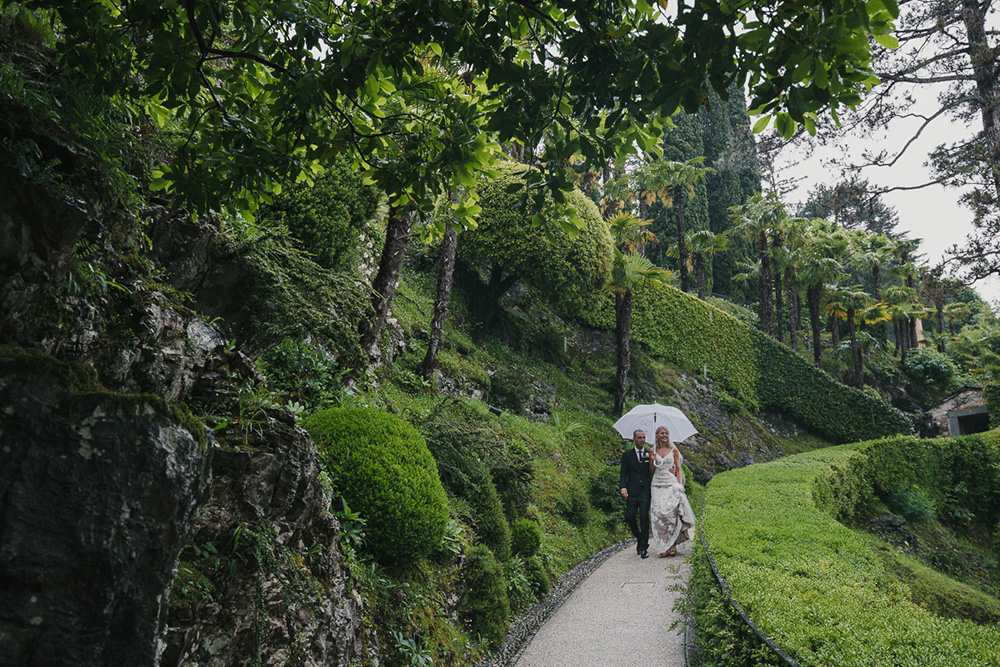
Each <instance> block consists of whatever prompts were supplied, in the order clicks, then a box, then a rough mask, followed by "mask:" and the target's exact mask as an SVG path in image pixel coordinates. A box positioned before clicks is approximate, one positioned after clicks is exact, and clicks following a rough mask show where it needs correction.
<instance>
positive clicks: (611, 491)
mask: <svg viewBox="0 0 1000 667" xmlns="http://www.w3.org/2000/svg"><path fill="white" fill-rule="evenodd" d="M619 472H620V470H619V468H618V466H604V467H603V468H601V470H599V471H598V472H597V473H595V474H594V475H592V476H591V478H590V484H589V486H590V504H591V505H592V506H593V507H594V508H596V509H597V510H598V511H600V512H603V513H604V514H607V515H609V516H620V515H621V513H622V508H623V507H624V504H623V501H622V497H621V490H620V489H619V488H618V483H619V481H620V480H619Z"/></svg>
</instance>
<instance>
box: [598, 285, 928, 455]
mask: <svg viewBox="0 0 1000 667" xmlns="http://www.w3.org/2000/svg"><path fill="white" fill-rule="evenodd" d="M591 323H592V324H595V325H597V326H601V327H603V328H607V329H609V330H613V329H614V308H613V305H612V303H611V298H610V296H607V297H606V298H605V304H604V306H603V307H602V308H601V310H600V315H599V316H598V317H597V318H596V319H594V320H591ZM632 340H633V341H639V342H641V343H644V344H645V345H647V346H648V347H649V348H650V350H651V351H652V352H653V354H655V355H656V356H658V357H660V358H661V359H663V360H665V361H667V362H670V363H673V364H676V365H678V366H680V367H682V368H687V369H689V370H691V371H693V372H696V373H702V372H707V373H708V375H709V376H710V377H711V378H713V379H714V380H715V381H717V382H718V383H720V384H721V385H722V387H723V388H725V390H726V391H727V392H729V393H730V394H732V395H733V396H734V397H736V398H738V399H739V400H740V401H742V402H743V403H744V405H746V406H747V407H748V408H749V409H750V410H753V411H757V410H761V409H766V410H775V411H777V412H781V413H783V414H784V415H786V416H788V417H790V418H791V419H794V420H795V421H797V422H798V423H800V424H802V425H803V426H805V427H806V428H808V429H809V430H810V431H812V432H813V433H815V434H816V435H819V436H822V437H825V438H827V439H829V440H833V441H834V442H853V441H857V440H861V439H866V438H872V437H880V436H884V435H895V434H899V433H910V432H912V428H911V424H910V421H909V419H908V418H907V417H906V415H904V414H903V413H902V412H900V411H899V410H897V409H896V408H894V407H892V406H890V405H888V404H887V403H886V402H885V401H883V400H881V399H880V398H879V397H878V396H876V395H874V394H870V393H867V392H863V391H859V390H857V389H854V388H852V387H847V386H845V385H843V384H841V383H839V382H837V381H836V380H834V379H833V378H832V377H830V375H829V374H827V373H826V372H824V371H822V370H820V369H818V368H816V367H815V366H813V365H812V364H810V363H809V362H808V361H806V360H805V359H803V358H802V357H800V356H798V355H797V354H795V353H794V352H793V351H792V350H791V349H790V348H788V347H787V346H785V345H782V344H781V343H778V342H777V341H775V340H774V339H772V338H770V337H768V336H766V335H765V334H763V333H761V332H759V331H757V330H756V329H753V328H751V327H748V326H746V325H745V324H743V323H742V322H740V321H739V320H737V319H736V318H734V317H732V316H730V315H728V314H726V313H724V312H722V311H721V310H719V309H717V308H715V307H714V306H711V305H709V304H707V303H705V302H704V301H701V300H700V299H697V298H695V297H693V296H691V295H689V294H686V293H684V292H681V291H680V290H678V289H676V288H673V287H670V286H668V285H659V284H654V285H651V286H649V287H647V288H644V289H642V290H639V291H637V293H636V296H635V300H634V306H633V314H632Z"/></svg>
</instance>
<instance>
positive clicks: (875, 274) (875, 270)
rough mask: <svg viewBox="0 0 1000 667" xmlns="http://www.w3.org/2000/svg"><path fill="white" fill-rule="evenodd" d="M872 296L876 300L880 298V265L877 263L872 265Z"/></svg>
mask: <svg viewBox="0 0 1000 667" xmlns="http://www.w3.org/2000/svg"><path fill="white" fill-rule="evenodd" d="M872 296H874V297H875V300H876V301H881V300H882V267H881V266H879V265H878V264H874V265H873V266H872Z"/></svg>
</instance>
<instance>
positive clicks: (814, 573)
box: [695, 433, 1000, 667]
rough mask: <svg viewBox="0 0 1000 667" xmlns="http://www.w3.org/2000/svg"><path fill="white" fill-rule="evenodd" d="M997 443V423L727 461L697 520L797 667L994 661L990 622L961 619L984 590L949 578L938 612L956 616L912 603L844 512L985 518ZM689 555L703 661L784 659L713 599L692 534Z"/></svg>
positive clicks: (992, 519) (747, 602)
mask: <svg viewBox="0 0 1000 667" xmlns="http://www.w3.org/2000/svg"><path fill="white" fill-rule="evenodd" d="M998 444H1000V436H998V435H997V434H996V433H986V434H982V435H974V436H967V437H963V438H947V439H944V438H941V439H933V440H920V439H917V438H912V437H895V438H886V439H882V440H873V441H867V442H861V443H854V444H849V445H841V446H839V447H832V448H826V449H821V450H816V451H812V452H808V453H804V454H800V455H796V456H792V457H787V458H784V459H781V460H777V461H773V462H771V463H766V464H761V465H755V466H750V467H747V468H742V469H738V470H732V471H729V472H726V473H723V474H720V475H718V476H716V477H715V478H714V479H713V480H712V482H711V483H710V484H709V486H708V491H707V498H706V501H705V505H704V513H703V518H702V523H701V530H702V532H703V535H704V537H705V538H706V541H707V545H708V549H709V551H710V552H711V555H712V556H713V558H714V560H715V563H716V565H717V567H718V570H719V571H720V573H721V575H722V576H723V577H724V578H725V580H726V582H727V583H728V585H729V588H730V589H731V593H732V597H733V599H734V600H735V601H736V602H737V603H738V604H739V605H740V607H742V609H743V610H745V611H746V612H747V613H748V614H749V616H750V617H751V618H752V619H753V620H754V621H755V622H756V623H757V625H758V626H759V627H760V629H761V630H762V632H763V633H764V634H765V635H767V636H769V637H771V638H773V640H774V641H775V642H776V643H777V645H778V646H779V647H781V648H782V649H783V650H784V651H786V652H787V653H788V654H789V655H790V656H792V658H793V659H794V660H796V661H797V662H798V663H799V664H801V665H803V666H809V665H851V666H852V667H864V666H872V667H875V666H887V665H894V666H908V665H930V664H933V665H963V666H968V667H972V666H983V667H986V666H987V665H996V664H998V663H1000V628H998V626H997V624H996V623H995V622H987V623H983V624H981V625H980V624H977V623H976V622H974V621H972V620H969V619H970V618H976V617H978V618H980V619H983V618H985V619H989V618H990V616H991V614H992V613H995V607H996V599H995V598H993V597H991V596H988V595H985V594H983V593H981V592H979V591H977V590H975V589H973V588H971V587H969V586H965V585H962V584H959V583H958V582H952V587H951V592H950V595H951V596H952V598H953V600H952V603H951V609H952V613H951V614H950V615H952V616H963V618H948V617H945V616H944V615H943V614H942V613H941V612H942V609H940V608H938V609H936V611H937V613H933V612H931V611H929V610H928V609H927V608H924V607H922V606H918V604H916V603H915V602H914V601H913V598H914V597H915V594H914V590H915V589H916V588H917V585H918V583H919V582H917V583H912V584H911V583H904V582H903V581H902V580H901V579H897V578H896V575H895V574H894V568H893V567H892V566H891V565H890V564H891V563H892V562H893V561H894V557H893V556H890V557H886V556H885V552H887V551H891V550H886V549H880V548H879V544H880V542H879V541H878V540H877V539H876V538H874V537H872V536H870V535H869V534H867V533H863V532H860V531H857V530H853V529H851V528H849V527H848V525H857V524H858V523H859V522H863V521H865V520H866V519H867V518H868V517H870V516H871V515H872V514H877V513H880V512H884V510H885V508H886V506H888V507H889V508H890V509H891V510H893V511H895V512H897V513H900V514H904V515H907V514H908V513H911V512H912V511H913V510H914V507H916V509H920V508H921V507H922V508H924V509H927V510H928V511H930V512H934V513H936V515H937V516H938V517H939V518H940V519H941V520H942V522H945V521H947V520H948V519H949V517H953V516H954V515H955V512H956V508H959V507H961V508H965V509H966V511H967V512H968V513H969V515H970V517H971V520H972V521H974V522H977V523H980V524H982V525H985V526H993V525H995V524H996V520H997V515H998V505H1000V447H998ZM972 513H974V515H973V514H972ZM928 520H929V519H928ZM696 554H697V555H696V563H695V569H696V574H695V587H696V589H697V590H698V591H699V593H700V592H701V591H706V592H707V593H708V594H707V595H702V596H701V597H700V598H699V599H698V601H697V617H698V629H699V635H700V644H701V648H702V650H703V651H704V652H706V653H707V654H708V655H709V656H714V658H710V660H711V659H714V660H717V661H718V662H716V663H713V664H725V665H735V664H750V662H752V663H753V664H775V665H777V664H782V663H781V662H779V659H778V657H777V656H776V655H774V654H773V653H771V651H770V650H769V649H767V648H766V647H764V646H763V645H762V644H760V642H759V641H758V640H757V638H756V637H755V636H753V635H751V634H750V633H749V631H748V630H747V629H746V628H745V627H744V626H743V625H742V622H741V621H739V619H738V618H737V617H736V615H735V614H734V613H733V612H732V610H731V608H730V607H729V606H727V605H726V604H725V603H724V602H723V601H722V599H721V594H720V593H719V592H718V589H717V588H716V587H715V582H714V581H712V580H711V574H710V572H709V569H708V564H707V560H706V558H705V553H704V550H703V549H702V548H701V547H700V545H699V548H698V549H697V552H696ZM912 571H913V572H917V573H918V575H919V576H923V577H933V576H937V575H936V573H933V572H929V571H927V570H926V568H924V569H923V570H921V568H920V566H918V565H914V566H913V570H912ZM921 573H922V574H921ZM993 620H995V619H993ZM748 661H749V662H748Z"/></svg>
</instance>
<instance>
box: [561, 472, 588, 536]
mask: <svg viewBox="0 0 1000 667" xmlns="http://www.w3.org/2000/svg"><path fill="white" fill-rule="evenodd" d="M556 510H557V511H558V512H559V514H561V515H562V517H563V518H564V519H566V520H567V521H569V522H570V523H571V524H573V525H574V526H576V527H578V528H582V527H583V526H586V525H587V523H588V522H589V521H590V500H589V499H588V498H587V492H586V491H584V490H583V485H582V484H580V483H579V482H577V481H576V480H574V481H573V482H572V483H571V484H570V485H569V486H567V487H566V488H565V489H564V490H563V493H562V494H561V495H560V496H559V497H558V498H556Z"/></svg>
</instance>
